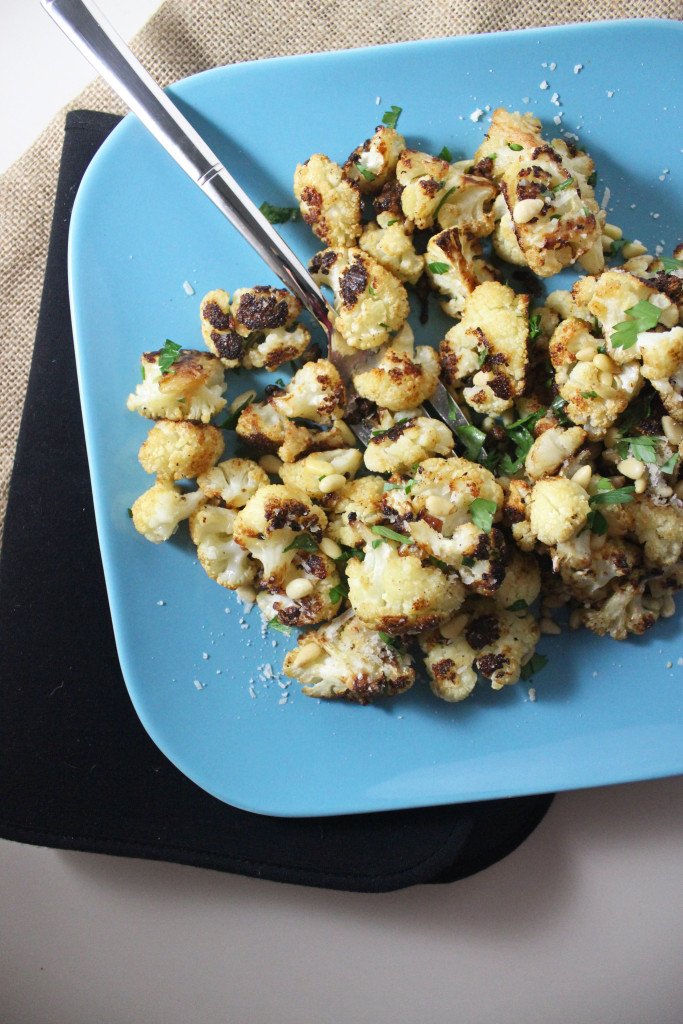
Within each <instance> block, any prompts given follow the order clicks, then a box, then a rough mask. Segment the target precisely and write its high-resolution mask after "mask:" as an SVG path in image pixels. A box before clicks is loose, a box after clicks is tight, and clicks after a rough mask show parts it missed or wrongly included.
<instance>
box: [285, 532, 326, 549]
mask: <svg viewBox="0 0 683 1024" xmlns="http://www.w3.org/2000/svg"><path fill="white" fill-rule="evenodd" d="M284 550H285V551H317V550H318V545H317V544H316V542H315V541H314V540H313V538H312V537H311V535H310V533H297V535H296V537H295V538H294V540H293V541H292V543H291V544H288V545H287V547H286V548H285V549H284Z"/></svg>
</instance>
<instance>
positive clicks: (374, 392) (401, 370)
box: [353, 324, 439, 412]
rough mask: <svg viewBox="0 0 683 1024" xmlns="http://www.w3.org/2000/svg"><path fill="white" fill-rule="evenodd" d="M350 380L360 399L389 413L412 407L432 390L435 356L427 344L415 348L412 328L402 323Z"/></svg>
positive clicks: (436, 364) (436, 377)
mask: <svg viewBox="0 0 683 1024" xmlns="http://www.w3.org/2000/svg"><path fill="white" fill-rule="evenodd" d="M353 383H354V387H355V389H356V391H357V392H358V394H359V395H360V396H361V397H362V398H368V399H369V400H370V401H371V402H375V403H376V404H377V405H379V406H382V407H384V408H385V409H389V410H390V411H391V412H400V411H401V410H404V409H415V408H417V407H418V406H420V405H422V403H423V402H426V401H427V399H428V398H429V397H430V396H431V395H432V394H433V393H434V391H435V390H436V387H437V385H438V383H439V357H438V355H437V354H436V352H435V350H434V349H433V348H432V347H431V345H418V347H417V348H415V336H414V334H413V331H412V328H411V327H410V326H409V325H408V324H405V325H404V326H403V328H402V329H401V331H400V332H399V333H398V334H397V335H396V337H395V338H394V339H393V340H392V341H391V342H390V343H389V346H388V347H387V348H385V349H382V350H381V353H380V354H379V357H378V358H376V359H375V360H373V363H371V365H370V368H369V369H367V370H365V371H364V372H363V373H358V374H356V375H355V376H354V378H353Z"/></svg>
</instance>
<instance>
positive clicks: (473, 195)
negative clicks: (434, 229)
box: [435, 165, 497, 238]
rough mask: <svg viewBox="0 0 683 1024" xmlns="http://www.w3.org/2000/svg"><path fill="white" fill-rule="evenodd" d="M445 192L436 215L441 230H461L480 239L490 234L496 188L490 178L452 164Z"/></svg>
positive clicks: (493, 218) (446, 180)
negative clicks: (468, 171)
mask: <svg viewBox="0 0 683 1024" xmlns="http://www.w3.org/2000/svg"><path fill="white" fill-rule="evenodd" d="M442 193H443V194H442V196H441V198H440V200H439V204H438V205H437V207H436V213H435V216H436V220H437V222H438V225H439V227H440V228H442V229H443V230H446V229H447V228H458V230H459V231H466V232H468V233H469V234H471V235H475V236H476V237H477V238H483V237H486V236H487V235H490V234H491V232H492V231H493V229H494V226H495V213H494V201H495V198H496V194H497V189H496V186H495V185H494V184H493V183H492V182H491V181H489V180H488V178H483V177H480V176H479V175H477V174H471V173H467V172H465V171H463V170H460V169H458V168H456V167H454V166H453V165H451V168H450V170H449V172H448V174H447V175H446V179H445V181H444V185H443V189H442Z"/></svg>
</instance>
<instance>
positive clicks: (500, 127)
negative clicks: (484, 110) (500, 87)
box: [474, 107, 543, 181]
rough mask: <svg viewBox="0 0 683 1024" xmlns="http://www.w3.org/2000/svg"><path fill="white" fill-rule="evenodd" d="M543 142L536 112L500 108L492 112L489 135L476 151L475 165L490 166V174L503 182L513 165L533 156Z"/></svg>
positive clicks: (487, 167) (488, 169)
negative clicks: (503, 177)
mask: <svg viewBox="0 0 683 1024" xmlns="http://www.w3.org/2000/svg"><path fill="white" fill-rule="evenodd" d="M542 144H543V139H542V138H541V122H540V121H539V120H538V118H537V117H536V116H535V115H534V114H532V113H531V112H530V111H528V112H527V113H525V114H520V113H519V112H518V111H514V112H512V111H509V110H506V109H505V107H498V108H497V109H496V110H494V111H493V113H492V114H491V124H490V125H489V130H488V131H487V133H486V138H485V139H484V141H483V142H482V144H481V145H480V146H479V148H478V149H477V151H476V153H475V154H474V166H475V168H480V167H482V166H484V167H486V169H487V171H488V177H490V178H492V179H493V180H494V181H500V179H501V178H502V176H503V174H504V173H505V171H506V169H507V168H508V167H509V166H511V165H512V164H517V163H518V162H519V161H520V159H524V158H525V157H526V158H531V156H532V154H533V153H534V152H535V151H536V149H537V148H538V147H539V146H540V145H542Z"/></svg>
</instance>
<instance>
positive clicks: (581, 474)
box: [572, 466, 593, 490]
mask: <svg viewBox="0 0 683 1024" xmlns="http://www.w3.org/2000/svg"><path fill="white" fill-rule="evenodd" d="M592 475H593V470H592V469H591V468H590V466H582V467H581V469H577V471H576V473H574V476H573V477H572V483H575V484H578V485H579V487H583V488H584V490H586V489H587V488H588V485H589V484H590V482H591V477H592Z"/></svg>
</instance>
